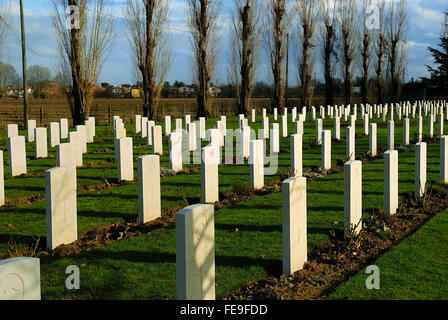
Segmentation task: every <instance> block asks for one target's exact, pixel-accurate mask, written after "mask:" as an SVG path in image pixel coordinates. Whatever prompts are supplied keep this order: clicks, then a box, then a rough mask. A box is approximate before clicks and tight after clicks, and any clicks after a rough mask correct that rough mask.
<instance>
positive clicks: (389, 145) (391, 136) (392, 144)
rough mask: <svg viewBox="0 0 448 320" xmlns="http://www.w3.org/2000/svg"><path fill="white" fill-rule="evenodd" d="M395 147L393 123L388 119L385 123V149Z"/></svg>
mask: <svg viewBox="0 0 448 320" xmlns="http://www.w3.org/2000/svg"><path fill="white" fill-rule="evenodd" d="M394 149H395V123H394V121H393V120H389V122H388V123H387V150H394Z"/></svg>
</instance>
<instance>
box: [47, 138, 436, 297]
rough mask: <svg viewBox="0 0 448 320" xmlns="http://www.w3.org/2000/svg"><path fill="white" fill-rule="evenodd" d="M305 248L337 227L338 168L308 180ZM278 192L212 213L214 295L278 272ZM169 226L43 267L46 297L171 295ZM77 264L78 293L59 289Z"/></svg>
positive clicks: (408, 171)
mask: <svg viewBox="0 0 448 320" xmlns="http://www.w3.org/2000/svg"><path fill="white" fill-rule="evenodd" d="M400 156H401V158H400V159H401V160H402V161H401V162H400V168H399V170H400V194H401V195H403V194H405V193H408V192H412V191H413V188H414V184H413V183H414V181H413V165H414V161H413V153H406V154H400ZM437 159H438V146H437V145H430V146H429V148H428V160H429V162H430V163H431V164H432V166H433V167H432V168H433V169H434V170H429V172H428V179H429V180H437V179H438V165H437V161H438V160H437ZM382 170H383V164H382V159H379V160H377V161H374V162H373V163H371V164H368V165H365V166H364V167H363V177H364V183H363V199H364V201H363V202H364V204H365V211H369V210H371V209H379V208H382V206H383V191H382V190H383V176H382ZM307 191H308V199H307V200H308V246H309V249H312V248H314V247H315V246H317V245H319V244H320V243H321V242H322V241H323V240H325V239H327V238H328V233H329V231H330V229H342V228H343V173H340V174H335V175H332V176H329V177H325V178H321V179H317V180H313V181H311V182H309V183H308V188H307ZM281 241H282V240H281V193H273V194H270V195H266V196H262V197H258V198H256V199H253V200H250V201H246V202H243V203H240V204H238V205H236V206H233V207H231V208H225V209H222V210H217V211H216V213H215V242H216V282H217V297H218V298H219V297H221V296H222V295H224V294H225V293H226V292H227V291H229V290H231V289H236V288H238V287H241V286H242V285H245V284H247V283H248V281H250V280H257V279H260V278H261V277H264V276H266V275H278V274H279V273H280V272H281V256H282V244H281V243H282V242H281ZM175 257H176V256H175V230H174V227H173V228H161V229H156V230H153V231H152V232H151V234H150V235H141V236H138V237H135V238H132V239H127V240H123V241H119V242H116V243H114V244H112V245H108V246H105V247H102V248H98V249H95V250H93V251H91V252H87V253H82V254H79V255H76V256H71V257H69V258H64V259H61V260H58V261H56V262H52V263H49V264H47V265H43V266H42V268H41V272H42V285H43V297H45V298H46V299H61V298H64V299H65V298H68V299H128V298H132V299H164V298H168V299H174V298H175V269H176V266H175ZM71 264H74V265H78V266H82V268H81V277H82V280H81V283H82V284H81V290H79V291H76V292H74V291H70V292H69V291H67V290H65V289H64V286H63V284H64V281H65V280H64V279H65V277H66V275H65V273H64V270H65V268H66V267H67V266H68V265H71Z"/></svg>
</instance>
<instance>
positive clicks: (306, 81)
mask: <svg viewBox="0 0 448 320" xmlns="http://www.w3.org/2000/svg"><path fill="white" fill-rule="evenodd" d="M296 1H297V13H298V17H299V38H300V46H301V55H300V58H299V65H298V67H299V78H300V83H301V88H302V106H308V107H309V106H311V104H312V100H313V89H312V87H311V78H312V76H313V69H314V48H315V46H316V45H315V44H314V31H315V29H316V24H317V21H318V19H319V16H320V12H321V2H320V0H296Z"/></svg>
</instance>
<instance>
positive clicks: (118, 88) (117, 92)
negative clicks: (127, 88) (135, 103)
mask: <svg viewBox="0 0 448 320" xmlns="http://www.w3.org/2000/svg"><path fill="white" fill-rule="evenodd" d="M112 94H113V95H114V96H121V95H122V94H123V87H122V86H115V87H112Z"/></svg>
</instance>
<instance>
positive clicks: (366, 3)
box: [360, 0, 372, 104]
mask: <svg viewBox="0 0 448 320" xmlns="http://www.w3.org/2000/svg"><path fill="white" fill-rule="evenodd" d="M371 3H372V0H363V1H362V5H361V6H360V9H361V13H360V18H361V28H360V30H361V59H362V75H361V101H362V103H363V104H367V102H368V96H369V74H370V61H371V49H372V48H371V47H372V31H371V28H370V26H369V25H368V24H367V23H366V21H367V18H368V16H369V12H368V8H369V7H370V5H371Z"/></svg>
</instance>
